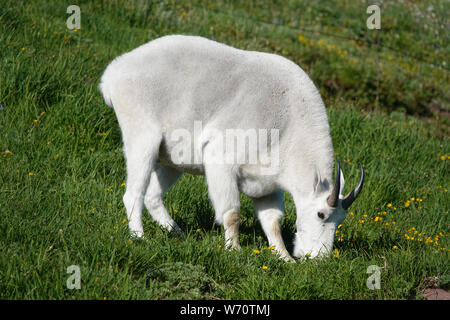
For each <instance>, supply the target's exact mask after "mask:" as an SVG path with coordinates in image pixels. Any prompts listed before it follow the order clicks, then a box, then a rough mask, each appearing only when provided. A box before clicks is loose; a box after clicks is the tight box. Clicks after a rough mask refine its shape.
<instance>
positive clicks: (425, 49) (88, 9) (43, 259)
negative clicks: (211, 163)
mask: <svg viewBox="0 0 450 320" xmlns="http://www.w3.org/2000/svg"><path fill="white" fill-rule="evenodd" d="M73 3H75V4H78V5H79V6H80V8H81V28H80V29H79V30H69V29H68V28H67V27H66V19H67V18H68V16H69V15H68V14H67V13H66V8H67V6H68V5H70V4H73ZM414 3H415V4H413V3H410V2H405V3H403V4H401V3H399V2H394V1H392V2H390V1H384V2H383V5H382V6H381V9H382V16H381V19H382V20H381V22H382V29H381V30H367V28H366V26H365V23H366V19H367V17H368V15H367V14H366V12H365V10H366V7H367V6H368V4H367V3H364V2H361V1H357V2H356V1H340V2H339V4H335V2H332V1H320V3H319V2H313V3H312V2H310V1H301V2H300V1H273V2H255V3H254V4H252V3H250V2H249V3H244V2H243V1H218V2H214V3H213V2H205V1H202V2H200V1H199V2H196V3H190V2H188V1H159V2H157V3H153V4H152V3H150V2H149V3H146V2H143V1H95V2H92V3H91V2H90V1H71V2H70V3H65V2H64V1H56V0H53V1H23V2H17V1H9V0H6V1H3V3H2V6H1V8H0V49H1V50H0V70H1V72H0V105H1V106H0V204H1V206H0V298H1V299H420V298H422V294H421V292H422V290H423V289H424V288H425V287H427V286H428V285H429V283H430V281H429V280H428V279H430V278H433V277H437V280H436V281H437V285H438V286H440V287H442V288H447V289H448V287H449V284H450V273H449V265H450V264H449V253H450V241H449V236H450V230H449V221H450V220H449V216H448V209H449V196H448V188H449V185H448V182H449V181H450V174H449V163H450V146H449V139H448V133H449V130H448V124H449V121H448V112H449V110H450V109H449V104H448V101H449V97H448V93H449V92H450V90H449V83H450V82H449V69H448V68H449V67H448V66H447V65H446V63H445V62H446V61H448V60H449V39H448V37H449V35H448V30H447V26H448V24H449V16H448V15H449V12H450V10H449V3H448V2H444V1H442V2H441V1H417V2H414ZM175 33H183V34H195V35H202V36H205V37H209V38H214V39H216V40H218V41H221V42H225V43H228V44H230V45H233V46H236V47H239V48H243V49H251V50H259V51H266V52H273V53H278V54H281V55H283V56H286V57H288V58H290V59H292V60H293V61H295V62H296V63H298V64H299V65H301V66H302V67H303V68H304V69H305V70H306V71H307V72H308V74H310V75H311V77H312V79H313V80H314V82H315V83H316V84H317V86H318V87H319V89H320V91H321V93H322V94H323V97H324V100H325V102H326V105H327V112H328V115H329V119H330V125H331V129H332V137H333V142H334V148H335V152H336V156H338V157H339V158H340V159H341V165H342V166H343V170H344V172H345V173H346V181H347V183H348V184H349V185H355V184H356V183H357V180H358V178H359V176H358V164H359V163H360V162H361V163H363V164H364V167H365V168H366V174H367V177H366V183H365V186H364V190H363V192H362V194H361V195H360V197H359V198H358V200H357V201H356V202H355V204H354V205H353V206H352V208H351V212H349V215H348V217H347V219H346V220H345V221H344V223H343V224H342V227H341V228H339V229H338V232H337V235H336V241H335V250H334V253H333V255H332V256H330V257H327V258H325V259H322V260H308V261H306V262H304V263H296V264H287V263H284V262H282V261H280V260H279V259H278V258H277V257H276V256H275V255H273V254H272V253H271V250H270V248H267V241H266V239H265V237H264V235H263V232H262V230H261V227H260V225H259V222H258V221H257V219H256V217H255V215H254V212H253V208H252V205H251V200H250V199H249V198H247V197H245V196H242V198H241V200H242V227H241V238H240V240H241V244H242V247H243V248H242V250H241V251H239V252H234V251H233V252H230V251H226V250H224V248H223V247H224V239H223V230H222V229H221V228H220V227H218V226H216V225H214V213H213V209H212V207H211V204H210V202H209V199H208V195H207V188H206V185H205V182H204V179H203V177H199V176H191V175H184V176H183V178H182V179H181V180H180V181H179V182H178V183H177V184H176V185H175V186H174V187H173V188H172V189H171V190H170V191H169V192H168V193H167V194H166V196H165V203H166V206H167V208H168V209H169V210H170V212H171V214H172V216H173V217H174V219H175V220H176V222H177V223H178V224H179V225H180V226H181V228H182V229H183V230H184V231H185V233H186V236H185V237H179V236H176V235H173V234H170V233H167V232H166V231H164V230H162V229H161V228H160V227H158V226H157V225H156V224H155V223H154V222H153V221H152V219H151V218H150V216H149V215H147V214H146V215H144V216H145V218H144V230H145V233H146V238H145V240H134V241H133V240H130V237H129V232H128V226H127V221H126V219H125V217H126V215H125V209H124V207H123V204H122V196H123V194H124V190H125V188H124V181H125V163H124V159H123V155H122V150H121V135H120V130H119V127H118V125H117V121H116V119H115V116H114V113H113V110H112V109H111V108H108V107H107V106H106V105H105V104H104V102H103V101H102V98H101V95H100V93H99V91H98V89H97V86H98V82H99V77H100V75H101V73H102V71H103V70H104V69H105V67H106V65H107V64H108V63H109V62H110V61H111V60H112V59H113V58H114V57H116V56H117V55H119V54H121V53H123V52H125V51H128V50H131V49H133V48H135V47H137V46H138V45H140V44H142V43H145V42H147V41H149V40H151V39H154V38H157V37H159V36H162V35H166V34H175ZM417 39H419V40H417ZM377 43H378V46H377ZM285 200H286V201H285V218H284V219H283V225H282V226H283V237H284V239H285V242H286V244H287V246H288V250H290V251H291V250H292V240H293V235H294V232H295V207H294V205H293V202H292V199H291V197H290V195H288V194H286V195H285ZM71 265H77V266H79V267H80V269H81V289H80V290H69V289H68V288H67V287H66V281H67V279H68V278H69V276H70V274H68V273H67V268H68V267H69V266H71ZM371 265H376V266H378V267H380V269H379V270H380V276H381V283H380V289H378V290H369V289H368V287H367V285H366V281H367V278H368V277H369V276H370V273H369V274H368V273H367V269H368V267H369V266H371Z"/></svg>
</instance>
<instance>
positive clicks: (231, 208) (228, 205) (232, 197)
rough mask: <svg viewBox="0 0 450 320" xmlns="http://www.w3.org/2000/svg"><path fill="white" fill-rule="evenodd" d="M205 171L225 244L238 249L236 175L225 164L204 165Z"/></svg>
mask: <svg viewBox="0 0 450 320" xmlns="http://www.w3.org/2000/svg"><path fill="white" fill-rule="evenodd" d="M205 172H206V181H207V183H208V193H209V197H210V198H211V202H212V204H213V206H214V210H215V215H216V221H217V222H218V223H219V224H223V227H224V229H225V246H226V248H227V249H237V250H239V249H240V248H241V246H240V244H239V222H240V202H239V190H238V186H237V183H236V176H235V174H233V170H232V167H231V166H226V165H214V164H209V165H205Z"/></svg>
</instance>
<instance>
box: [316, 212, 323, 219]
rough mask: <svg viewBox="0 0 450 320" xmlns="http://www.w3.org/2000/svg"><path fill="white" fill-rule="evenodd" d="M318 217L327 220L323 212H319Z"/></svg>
mask: <svg viewBox="0 0 450 320" xmlns="http://www.w3.org/2000/svg"><path fill="white" fill-rule="evenodd" d="M317 216H318V217H319V218H320V219H324V218H325V215H324V214H323V213H322V212H317Z"/></svg>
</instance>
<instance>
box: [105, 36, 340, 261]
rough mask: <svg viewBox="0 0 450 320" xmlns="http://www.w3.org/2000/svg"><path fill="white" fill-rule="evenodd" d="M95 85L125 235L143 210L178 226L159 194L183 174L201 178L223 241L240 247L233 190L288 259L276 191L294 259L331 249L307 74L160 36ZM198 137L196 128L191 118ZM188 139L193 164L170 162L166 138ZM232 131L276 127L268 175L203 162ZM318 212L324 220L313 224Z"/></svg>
mask: <svg viewBox="0 0 450 320" xmlns="http://www.w3.org/2000/svg"><path fill="white" fill-rule="evenodd" d="M100 89H101V92H102V94H103V97H104V100H105V102H106V103H107V104H108V105H109V106H111V107H113V108H114V111H115V113H116V116H117V119H118V122H119V125H120V128H121V130H122V135H123V144H124V153H125V157H126V162H127V189H126V192H125V196H124V198H123V200H124V204H125V207H126V210H127V216H128V220H129V227H130V230H131V232H132V234H133V235H135V236H142V235H143V228H142V221H141V214H142V209H143V205H144V204H145V206H146V207H147V209H148V210H149V212H150V214H151V215H152V217H153V218H154V219H155V220H156V221H157V222H158V223H159V224H161V225H162V226H164V227H166V228H167V229H169V230H172V229H178V226H177V224H176V223H175V221H174V220H173V219H172V218H171V217H170V215H169V214H168V212H167V210H166V209H165V207H164V204H163V201H162V197H163V195H164V193H165V192H166V190H167V189H168V188H169V187H170V185H172V184H173V183H174V182H175V181H176V180H177V179H178V177H179V176H180V174H181V172H190V173H198V174H204V175H205V176H206V181H207V184H208V190H209V195H210V198H211V201H212V204H213V206H214V209H215V216H216V221H217V222H218V223H221V224H223V225H224V228H225V237H226V243H227V245H228V246H231V247H233V248H239V240H238V225H239V207H240V203H239V190H240V191H241V192H243V193H245V194H247V195H249V196H250V197H252V198H253V199H254V207H255V210H256V213H257V215H258V218H259V220H260V222H261V224H262V228H263V230H264V232H265V233H266V235H267V238H268V241H269V244H270V245H273V246H275V248H276V250H277V252H278V253H279V254H280V256H281V257H282V258H284V259H285V260H289V261H292V258H291V256H290V255H289V253H288V252H287V250H286V248H285V245H284V243H283V239H282V237H281V231H280V221H281V218H282V216H283V202H282V190H283V191H287V192H289V193H290V194H291V195H292V196H293V199H294V202H295V205H296V208H297V234H296V239H295V248H294V255H295V256H304V255H305V254H309V255H310V256H311V257H314V256H316V255H318V254H319V253H326V252H329V251H330V250H331V248H332V245H333V239H334V232H335V229H336V226H337V225H338V224H339V223H340V222H341V221H342V220H343V218H344V217H345V211H343V209H342V207H340V208H330V207H329V206H328V205H327V201H326V199H327V197H328V195H329V194H330V193H331V189H332V183H331V181H332V180H331V179H332V171H333V164H334V159H333V158H334V156H333V146H332V141H331V136H330V129H329V125H328V119H327V115H326V112H325V107H324V104H323V102H322V99H321V97H320V95H319V92H318V90H317V89H316V87H315V86H314V84H313V83H312V81H311V80H310V78H309V77H308V76H307V75H306V73H305V72H304V71H303V70H302V69H301V68H300V67H299V66H297V65H296V64H294V63H293V62H291V61H289V60H287V59H285V58H283V57H281V56H278V55H274V54H268V53H262V52H254V51H244V50H239V49H235V48H232V47H230V46H227V45H224V44H221V43H217V42H215V41H211V40H208V39H205V38H201V37H191V36H181V35H173V36H165V37H162V38H159V39H156V40H153V41H151V42H149V43H147V44H144V45H142V46H140V47H138V48H137V49H134V50H133V51H131V52H128V53H125V54H123V55H122V56H120V57H118V58H116V59H115V60H114V61H112V62H111V64H110V65H109V66H108V67H107V69H106V71H105V72H104V74H103V76H102V78H101V83H100ZM195 121H197V122H199V121H201V123H202V131H201V132H195V130H194V122H195ZM179 128H184V129H185V130H187V131H188V132H190V133H191V134H192V135H193V140H192V141H193V143H194V148H195V150H200V149H201V151H202V152H203V159H202V161H201V162H200V163H198V162H195V161H192V162H189V161H188V162H185V163H181V164H180V163H176V162H174V161H173V153H174V149H175V148H176V147H177V141H174V140H173V139H172V138H171V137H173V133H174V132H175V131H176V130H177V129H179ZM230 128H239V129H245V130H247V129H255V130H258V129H262V128H264V129H277V130H278V131H279V140H278V145H276V146H273V149H274V150H277V151H278V154H279V163H278V168H277V169H278V170H276V172H274V173H272V174H270V175H267V174H262V173H261V172H262V171H261V169H262V167H261V166H259V165H254V164H253V165H249V164H245V163H244V164H215V163H210V162H208V159H210V158H211V157H212V156H213V154H214V153H215V152H219V153H220V148H219V147H218V146H219V145H221V143H218V140H220V139H219V138H218V137H217V135H218V132H219V133H221V132H224V131H225V130H227V129H230ZM317 212H323V213H324V214H325V215H326V219H323V220H322V219H319V218H318V217H317Z"/></svg>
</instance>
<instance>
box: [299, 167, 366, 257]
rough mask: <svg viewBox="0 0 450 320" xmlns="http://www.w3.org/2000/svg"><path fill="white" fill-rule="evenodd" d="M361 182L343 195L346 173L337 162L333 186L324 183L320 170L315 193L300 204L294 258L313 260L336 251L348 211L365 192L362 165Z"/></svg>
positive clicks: (315, 182)
mask: <svg viewBox="0 0 450 320" xmlns="http://www.w3.org/2000/svg"><path fill="white" fill-rule="evenodd" d="M360 170H361V179H360V181H359V183H358V185H357V186H356V188H354V189H353V190H352V191H351V192H350V193H348V194H347V195H346V196H344V195H343V191H344V184H345V180H344V174H343V173H342V170H341V169H340V166H339V159H338V160H337V170H336V182H335V183H334V185H333V186H332V187H330V186H329V184H328V183H327V181H322V180H321V177H320V173H319V172H318V170H316V173H315V179H314V189H313V192H311V194H310V195H309V196H307V197H305V198H304V199H303V201H301V203H298V204H296V205H297V233H296V234H295V243H294V256H296V257H305V256H306V257H311V258H314V257H316V256H321V255H325V254H329V253H330V252H331V250H332V248H333V242H334V236H335V233H336V229H337V227H338V226H339V225H340V224H341V223H342V221H344V219H345V217H346V216H347V209H348V208H349V207H350V205H351V204H352V203H353V201H355V199H356V197H357V196H358V194H359V193H360V192H361V189H362V187H363V183H364V169H363V168H362V166H360Z"/></svg>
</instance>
